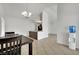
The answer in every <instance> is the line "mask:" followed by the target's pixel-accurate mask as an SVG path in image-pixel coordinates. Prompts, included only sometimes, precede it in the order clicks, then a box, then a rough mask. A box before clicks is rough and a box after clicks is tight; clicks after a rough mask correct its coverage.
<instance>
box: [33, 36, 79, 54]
mask: <svg viewBox="0 0 79 59" xmlns="http://www.w3.org/2000/svg"><path fill="white" fill-rule="evenodd" d="M56 38H57V37H56V35H49V37H48V38H45V39H42V40H39V41H37V40H35V41H34V43H33V45H34V46H33V47H34V48H33V55H79V50H76V51H73V50H70V49H69V48H68V47H66V46H63V45H61V44H58V43H57V42H56Z"/></svg>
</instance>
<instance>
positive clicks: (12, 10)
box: [1, 3, 54, 36]
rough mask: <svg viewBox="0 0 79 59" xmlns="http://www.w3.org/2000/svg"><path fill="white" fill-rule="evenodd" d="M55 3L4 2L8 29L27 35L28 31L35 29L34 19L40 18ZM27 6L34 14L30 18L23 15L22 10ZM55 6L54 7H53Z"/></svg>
mask: <svg viewBox="0 0 79 59" xmlns="http://www.w3.org/2000/svg"><path fill="white" fill-rule="evenodd" d="M53 5H54V4H49V3H48V4H40V3H39V4H38V3H34V4H32V3H22V4H17V3H12V4H11V3H10V4H8V3H5V4H2V6H1V7H3V11H4V15H5V16H4V17H5V21H6V31H14V32H16V33H19V34H23V35H27V36H28V31H32V30H35V26H34V23H33V21H34V20H39V19H40V13H41V12H42V11H43V10H44V9H46V8H50V7H51V6H53ZM25 8H28V10H29V11H30V12H32V16H31V17H30V18H25V17H23V16H22V15H21V12H22V11H24V9H25ZM52 8H53V7H52Z"/></svg>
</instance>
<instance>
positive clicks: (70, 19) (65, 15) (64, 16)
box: [57, 3, 79, 47]
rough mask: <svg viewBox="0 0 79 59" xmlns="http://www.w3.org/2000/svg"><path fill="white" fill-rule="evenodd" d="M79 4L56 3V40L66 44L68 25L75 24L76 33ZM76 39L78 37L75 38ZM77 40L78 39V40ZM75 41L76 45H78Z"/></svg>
mask: <svg viewBox="0 0 79 59" xmlns="http://www.w3.org/2000/svg"><path fill="white" fill-rule="evenodd" d="M78 15H79V4H71V3H70V4H68V3H64V4H58V15H57V16H58V26H57V28H58V31H57V42H58V43H61V44H65V45H67V44H68V26H70V25H76V26H77V33H76V35H77V34H78V20H79V16H78ZM77 41H78V38H77ZM78 42H79V41H78ZM78 42H77V47H79V45H78Z"/></svg>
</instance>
